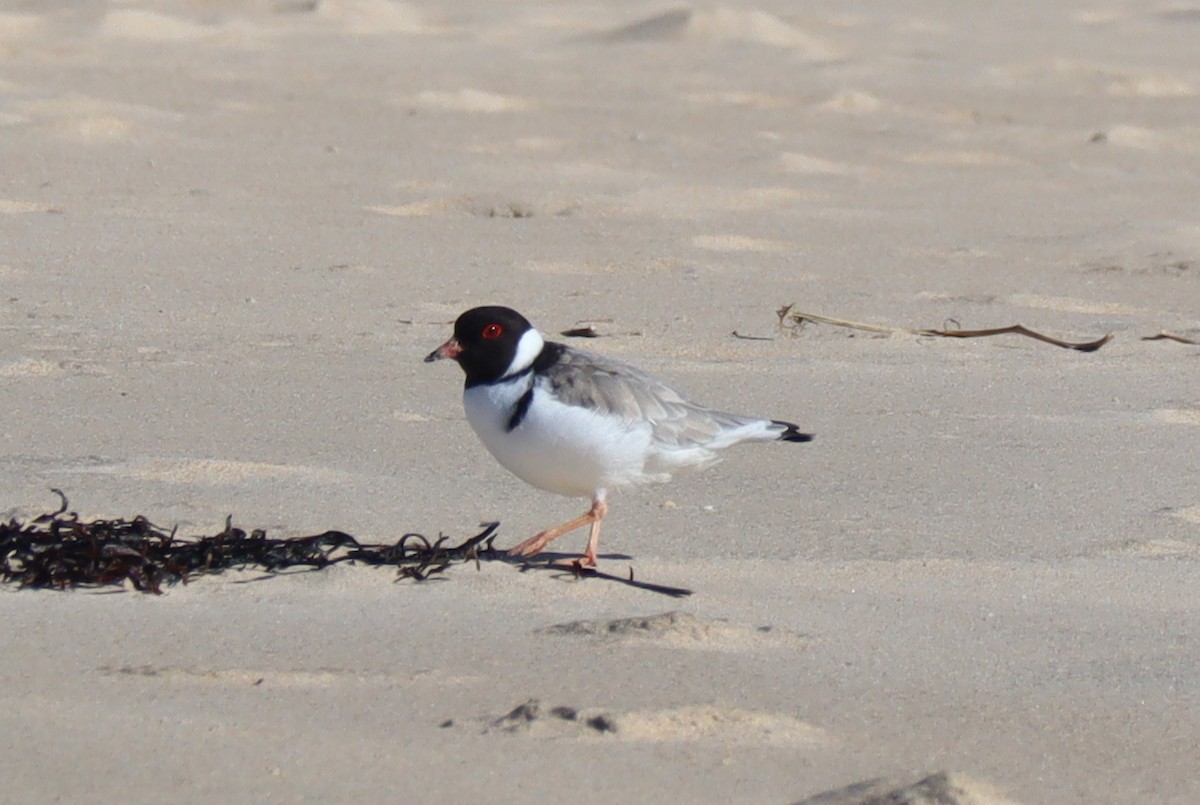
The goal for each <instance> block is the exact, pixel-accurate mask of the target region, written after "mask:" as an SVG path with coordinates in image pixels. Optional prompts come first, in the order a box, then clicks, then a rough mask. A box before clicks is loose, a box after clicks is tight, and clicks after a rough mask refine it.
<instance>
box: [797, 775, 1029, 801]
mask: <svg viewBox="0 0 1200 805" xmlns="http://www.w3.org/2000/svg"><path fill="white" fill-rule="evenodd" d="M865 803H879V805H884V803H893V804H894V805H918V803H938V805H1017V803H1016V802H1015V801H1014V800H1011V799H1008V798H1006V797H1005V796H1004V795H1003V794H1001V793H1000V792H999V791H998V790H997V789H996V788H994V787H992V786H991V785H990V784H988V783H984V782H980V781H978V780H972V779H971V778H970V777H967V776H966V775H963V774H959V773H958V772H944V771H942V772H937V773H936V774H931V775H929V776H928V777H925V778H923V779H921V780H918V781H917V782H915V783H911V784H906V783H904V782H902V781H899V780H891V779H882V778H881V779H876V780H866V781H864V782H861V783H854V784H852V785H848V786H846V787H845V788H837V789H834V790H832V791H825V792H822V793H820V794H817V795H816V796H812V797H808V798H806V799H802V800H799V801H798V802H796V803H795V805H865Z"/></svg>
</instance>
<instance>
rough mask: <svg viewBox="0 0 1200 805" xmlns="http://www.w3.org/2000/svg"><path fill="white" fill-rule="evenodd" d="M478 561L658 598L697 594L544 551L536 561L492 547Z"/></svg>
mask: <svg viewBox="0 0 1200 805" xmlns="http://www.w3.org/2000/svg"><path fill="white" fill-rule="evenodd" d="M478 558H479V560H480V561H483V562H503V563H504V564H507V565H512V566H513V567H515V568H517V570H519V571H520V572H522V573H529V572H542V573H551V574H552V575H553V576H554V577H555V578H559V579H563V580H577V579H598V580H600V581H605V582H610V583H612V584H623V585H625V586H627V587H633V588H635V589H638V590H645V591H646V592H651V593H657V594H658V595H665V596H668V597H670V598H687V597H688V596H689V595H691V594H692V592H693V591H692V590H689V589H687V588H686V587H673V586H671V585H669V584H656V583H654V582H649V581H642V580H640V579H636V578H634V575H633V567H632V566H631V567H630V568H629V575H628V576H618V575H616V574H614V573H607V572H605V571H603V570H600V569H599V568H595V567H588V566H586V565H584V564H583V563H582V562H581V561H580V558H579V556H578V554H571V553H550V552H546V551H543V552H542V553H539V554H538V555H537V557H536V559H532V558H530V557H527V556H512V555H510V554H509V553H508V552H507V551H505V550H503V549H500V548H489V549H488V550H487V551H483V552H480V553H479V555H478ZM599 558H600V559H601V560H605V561H617V560H629V559H632V557H631V556H629V555H627V554H620V553H610V554H601V555H600V556H599Z"/></svg>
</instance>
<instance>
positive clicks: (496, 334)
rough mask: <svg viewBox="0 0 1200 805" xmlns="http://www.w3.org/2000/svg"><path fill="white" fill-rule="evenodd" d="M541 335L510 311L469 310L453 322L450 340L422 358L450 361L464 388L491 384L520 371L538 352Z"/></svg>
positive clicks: (501, 308) (529, 364)
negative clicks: (462, 376) (456, 367)
mask: <svg viewBox="0 0 1200 805" xmlns="http://www.w3.org/2000/svg"><path fill="white" fill-rule="evenodd" d="M543 343H544V342H543V341H542V337H541V335H540V334H539V333H538V331H537V330H535V329H534V327H533V325H532V324H530V323H529V320H528V319H526V318H525V317H524V316H522V315H521V314H520V313H518V312H517V311H515V310H513V309H512V308H507V307H499V306H497V305H489V306H486V307H476V308H471V309H470V310H468V311H467V312H466V313H463V314H462V315H461V316H459V317H458V320H457V321H456V322H454V337H453V338H451V339H450V340H449V341H447V342H446V343H444V344H442V345H441V346H440V347H438V348H437V349H435V350H434V351H433V352H431V353H429V354H428V355H427V356H426V357H425V362H426V363H428V362H430V361H436V360H440V359H442V358H451V359H453V360H456V361H458V365H459V366H461V367H462V369H463V372H464V373H466V376H467V378H466V379H467V386H474V385H478V384H480V383H491V382H493V381H496V380H499V379H501V378H503V377H505V376H508V375H511V374H515V373H517V372H520V371H523V370H524V369H526V368H528V367H529V366H531V365H532V364H533V361H534V359H535V358H537V356H538V354H539V353H540V352H541V351H542V346H543Z"/></svg>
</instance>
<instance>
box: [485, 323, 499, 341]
mask: <svg viewBox="0 0 1200 805" xmlns="http://www.w3.org/2000/svg"><path fill="white" fill-rule="evenodd" d="M503 334H504V328H503V327H501V326H500V325H499V324H489V325H488V326H487V327H484V328H483V337H484V338H486V339H487V340H488V341H494V340H495V339H497V338H499V337H500V336H502V335H503Z"/></svg>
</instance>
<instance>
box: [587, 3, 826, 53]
mask: <svg viewBox="0 0 1200 805" xmlns="http://www.w3.org/2000/svg"><path fill="white" fill-rule="evenodd" d="M591 38H592V40H593V41H597V42H604V43H610V44H623V43H629V42H661V41H671V40H679V39H685V40H701V41H707V42H717V43H723V42H735V43H746V44H754V45H766V46H769V47H775V48H781V49H788V50H792V51H797V52H800V53H802V54H803V55H804V56H805V57H806V58H808V59H809V60H812V61H828V60H830V59H835V58H837V55H838V52H837V49H836V48H834V47H833V46H832V45H831V44H829V43H827V42H823V41H821V40H820V39H818V38H817V37H815V36H812V35H811V34H808V33H805V32H804V31H803V30H801V29H800V28H798V27H797V26H795V25H792V24H790V23H788V22H785V21H784V20H782V19H780V18H779V17H777V16H775V15H774V14H769V13H767V12H765V11H758V10H755V9H742V8H738V7H736V6H729V7H720V6H718V7H715V8H706V9H695V10H692V9H676V10H674V11H667V12H664V13H662V14H657V15H655V16H653V17H647V18H645V19H641V20H638V21H636V22H633V23H630V24H628V25H622V26H620V27H618V28H614V29H610V30H608V31H604V32H602V33H600V34H598V35H596V36H593V37H591Z"/></svg>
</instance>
